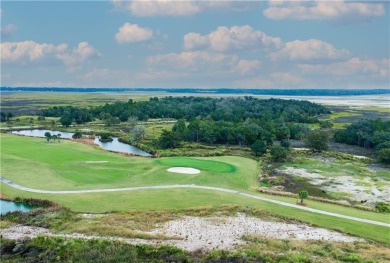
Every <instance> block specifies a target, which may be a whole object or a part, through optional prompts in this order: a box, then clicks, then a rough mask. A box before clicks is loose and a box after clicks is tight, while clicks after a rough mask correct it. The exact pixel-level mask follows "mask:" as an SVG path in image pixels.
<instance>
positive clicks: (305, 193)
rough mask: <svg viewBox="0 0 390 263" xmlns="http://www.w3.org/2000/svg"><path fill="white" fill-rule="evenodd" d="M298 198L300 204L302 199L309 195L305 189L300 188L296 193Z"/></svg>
mask: <svg viewBox="0 0 390 263" xmlns="http://www.w3.org/2000/svg"><path fill="white" fill-rule="evenodd" d="M298 196H299V199H301V204H303V199H305V198H307V197H308V196H309V193H308V192H307V191H306V190H301V191H299V193H298Z"/></svg>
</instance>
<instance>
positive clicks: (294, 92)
mask: <svg viewBox="0 0 390 263" xmlns="http://www.w3.org/2000/svg"><path fill="white" fill-rule="evenodd" d="M0 90H1V91H2V92H3V91H8V92H12V91H13V92H17V91H28V92H34V91H39V92H136V91H138V92H140V91H142V92H167V93H195V94H236V95H237V94H238V95H239V94H248V95H275V96H278V95H279V96H356V95H376V94H390V89H354V90H351V89H230V88H220V89H196V88H60V87H51V88H49V87H1V88H0Z"/></svg>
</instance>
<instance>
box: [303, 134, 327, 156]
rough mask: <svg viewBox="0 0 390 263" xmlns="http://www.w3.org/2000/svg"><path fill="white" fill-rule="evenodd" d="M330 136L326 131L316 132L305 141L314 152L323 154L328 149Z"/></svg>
mask: <svg viewBox="0 0 390 263" xmlns="http://www.w3.org/2000/svg"><path fill="white" fill-rule="evenodd" d="M328 141H329V136H328V134H327V133H326V132H325V131H320V130H315V131H312V132H310V133H309V134H308V135H307V137H306V140H305V144H306V146H307V147H308V148H310V149H311V150H312V151H314V152H322V151H324V150H326V149H328Z"/></svg>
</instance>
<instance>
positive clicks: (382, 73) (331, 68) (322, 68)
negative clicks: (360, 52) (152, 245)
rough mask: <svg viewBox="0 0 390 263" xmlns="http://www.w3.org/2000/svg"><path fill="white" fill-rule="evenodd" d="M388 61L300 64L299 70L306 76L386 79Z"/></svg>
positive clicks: (368, 59) (365, 60)
mask: <svg viewBox="0 0 390 263" xmlns="http://www.w3.org/2000/svg"><path fill="white" fill-rule="evenodd" d="M389 65H390V59H389V58H384V59H370V58H356V57H355V58H351V59H349V60H347V61H342V62H336V63H331V64H316V65H309V64H300V65H299V68H300V69H301V70H302V71H303V72H305V73H308V74H317V75H331V76H345V77H349V78H350V77H351V76H362V75H368V76H371V77H379V78H388V77H389Z"/></svg>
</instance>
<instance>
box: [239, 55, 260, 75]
mask: <svg viewBox="0 0 390 263" xmlns="http://www.w3.org/2000/svg"><path fill="white" fill-rule="evenodd" d="M260 65H261V63H260V61H258V60H245V59H241V60H240V61H239V62H238V63H237V66H236V68H237V70H238V72H240V73H241V74H242V75H246V74H251V73H253V72H255V71H256V70H257V69H259V68H260Z"/></svg>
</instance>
